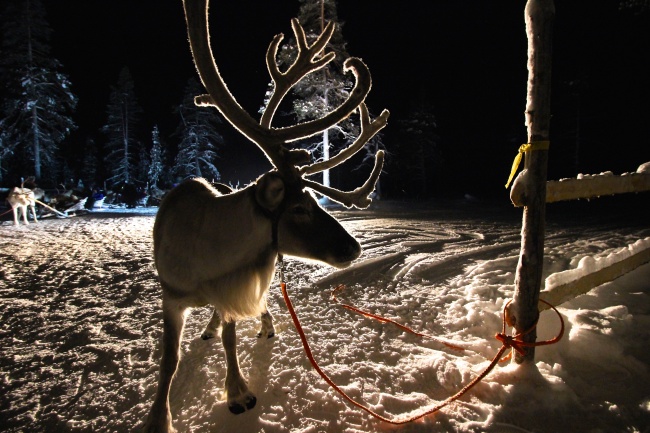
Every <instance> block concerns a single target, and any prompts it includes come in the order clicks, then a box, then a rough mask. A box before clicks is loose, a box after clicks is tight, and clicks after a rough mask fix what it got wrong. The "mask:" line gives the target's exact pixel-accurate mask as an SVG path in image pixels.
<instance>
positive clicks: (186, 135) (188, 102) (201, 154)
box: [172, 78, 223, 181]
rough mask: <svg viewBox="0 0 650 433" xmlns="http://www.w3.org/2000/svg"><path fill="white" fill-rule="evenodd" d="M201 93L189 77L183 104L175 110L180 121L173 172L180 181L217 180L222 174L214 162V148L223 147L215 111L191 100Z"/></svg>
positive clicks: (219, 122) (196, 84) (197, 84)
mask: <svg viewBox="0 0 650 433" xmlns="http://www.w3.org/2000/svg"><path fill="white" fill-rule="evenodd" d="M202 93H204V92H203V90H202V88H201V86H200V85H199V83H198V81H196V79H195V78H190V79H189V81H188V83H187V86H186V87H185V96H184V98H183V102H182V104H181V105H180V106H179V107H178V108H177V110H176V111H177V112H178V114H179V116H180V118H181V121H180V123H179V126H178V129H177V131H176V134H177V136H179V137H180V143H179V145H178V154H177V155H176V160H175V163H174V168H173V170H172V171H173V172H174V174H176V175H177V176H178V177H180V178H181V179H187V178H190V177H205V178H206V179H208V180H214V181H218V180H219V179H220V178H221V175H220V173H219V170H217V167H216V166H215V164H214V160H215V159H216V158H217V153H216V151H215V149H216V147H217V146H218V145H221V144H223V137H222V136H221V134H219V132H218V131H217V129H218V125H219V124H221V123H222V121H221V118H220V117H219V114H218V113H217V112H216V111H215V110H210V109H207V108H205V107H197V106H196V104H194V97H195V96H197V95H200V94H202Z"/></svg>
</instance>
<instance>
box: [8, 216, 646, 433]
mask: <svg viewBox="0 0 650 433" xmlns="http://www.w3.org/2000/svg"><path fill="white" fill-rule="evenodd" d="M138 211H140V212H141V213H140V214H138V213H132V214H126V213H117V212H113V213H93V214H89V215H85V216H77V217H74V218H67V219H46V220H43V221H41V222H40V223H39V224H30V225H29V226H21V227H19V228H15V227H13V225H10V224H8V223H4V224H3V225H2V226H0V260H1V267H0V302H1V304H0V305H1V308H0V374H1V378H2V379H1V380H0V419H1V420H2V422H1V423H0V430H1V431H6V432H24V431H30V432H129V431H132V430H133V428H135V427H136V426H138V425H139V424H140V423H141V422H142V420H143V418H144V417H145V416H146V414H147V412H148V409H149V406H150V404H151V402H152V401H153V395H154V393H155V388H156V384H157V374H158V372H157V371H158V363H159V360H160V348H159V343H160V337H161V333H162V314H161V311H160V305H161V302H160V288H159V286H158V283H157V281H156V272H155V269H154V266H153V255H152V241H151V231H152V227H153V221H154V215H153V214H154V211H153V210H151V211H149V213H148V214H143V213H142V212H145V210H143V209H140V210H138ZM584 212H585V213H584V214H583V215H581V214H576V215H571V217H572V218H573V219H567V218H564V219H562V221H560V222H558V223H557V224H556V223H553V221H552V219H551V218H549V220H551V222H550V224H549V228H548V233H547V241H546V253H545V276H547V275H549V274H551V273H553V272H558V271H562V270H566V269H570V268H571V267H575V265H576V263H577V261H578V260H579V259H580V258H581V257H582V256H584V255H586V254H590V255H596V256H598V255H607V253H608V251H611V250H613V249H616V248H620V247H623V246H625V245H629V244H631V243H634V242H635V241H636V240H637V239H640V238H643V237H647V236H648V235H650V227H648V225H647V221H648V220H647V219H644V218H645V216H641V217H640V218H630V219H628V220H625V222H624V223H621V221H620V218H619V216H616V217H608V216H606V215H605V216H603V217H602V218H596V217H594V215H593V214H592V212H591V211H584ZM334 214H335V216H336V217H337V218H339V219H340V220H341V221H342V223H343V225H344V226H345V227H346V228H347V229H348V230H349V231H351V232H352V233H353V234H354V235H355V236H356V237H357V239H359V240H360V242H361V244H362V246H363V248H364V252H363V255H362V256H361V258H360V259H359V260H358V261H356V262H355V263H354V264H353V265H352V266H351V267H349V268H347V269H344V270H334V269H332V268H329V267H327V266H324V265H320V264H317V263H307V262H303V261H299V260H292V259H291V258H285V262H286V278H287V282H288V283H289V284H290V287H291V289H290V290H291V292H292V299H293V301H294V305H295V308H296V310H297V313H298V316H299V317H300V320H301V322H302V323H303V326H304V328H305V332H306V333H307V338H308V339H309V341H310V343H311V345H312V349H313V350H314V353H315V356H316V357H317V359H318V361H319V362H320V364H321V367H322V368H323V369H324V370H325V371H326V372H327V373H328V375H329V376H330V377H331V378H332V379H333V380H334V381H335V382H336V383H338V384H340V385H341V386H342V387H343V388H344V389H345V391H346V392H347V393H348V394H349V395H350V396H352V397H354V398H356V399H358V400H362V401H364V402H366V403H367V404H369V405H370V406H371V408H372V409H373V410H375V411H377V412H379V413H382V414H385V415H386V416H389V417H392V416H395V415H400V414H407V413H409V412H412V411H418V410H419V408H420V407H421V406H427V405H431V404H435V403H436V402H438V401H440V400H443V399H445V398H447V397H448V396H450V395H452V394H454V393H455V392H457V391H458V390H459V389H460V388H461V387H462V386H464V385H465V384H466V383H468V382H469V381H470V380H471V378H472V377H474V376H475V375H476V374H477V373H478V372H480V371H481V370H482V369H483V368H484V367H485V365H486V363H487V362H488V360H489V359H491V358H492V356H494V354H495V353H496V351H497V350H498V348H499V347H500V346H501V344H500V343H499V342H498V341H497V340H495V339H494V333H495V332H498V331H500V327H501V309H502V308H503V305H504V303H505V302H507V300H508V299H509V298H510V297H511V296H512V290H513V281H514V272H515V269H516V265H517V260H518V254H519V232H520V212H519V211H517V210H514V209H507V208H506V210H503V209H502V208H497V209H493V208H491V207H489V206H488V207H483V208H478V209H477V208H476V206H471V207H468V206H466V205H465V206H464V207H463V208H461V209H459V208H458V207H451V208H449V207H447V208H438V207H432V208H428V209H427V208H419V209H413V207H412V206H409V207H398V208H397V209H392V208H387V207H386V206H385V205H384V207H379V209H375V210H370V211H335V212H334ZM630 220H631V221H632V222H630ZM639 221H641V222H639ZM643 221H646V223H644V222H643ZM648 281H650V266H648V265H645V266H643V267H641V268H639V269H637V270H636V271H634V272H631V273H630V274H628V275H626V276H624V277H622V278H619V279H618V280H616V281H614V282H612V283H608V284H605V285H603V286H600V287H598V288H596V289H594V290H592V292H590V293H589V294H587V295H584V296H582V297H580V298H577V299H576V300H574V301H571V302H568V303H566V304H564V305H562V307H563V308H561V309H560V311H561V312H562V314H563V315H564V316H565V319H566V321H567V334H566V335H567V337H566V338H565V339H564V340H563V341H562V342H560V343H559V344H558V345H555V346H551V347H548V348H540V349H538V351H537V361H538V363H537V368H532V369H521V368H520V369H517V368H515V367H513V366H510V365H507V366H502V367H497V369H496V370H495V371H494V372H492V373H491V374H490V375H489V376H488V377H487V378H486V379H485V380H484V381H483V382H482V383H481V384H479V385H477V386H476V387H475V388H474V389H473V390H472V391H471V392H470V393H469V394H468V395H466V396H464V397H463V398H462V399H461V401H459V402H457V403H454V404H453V405H451V406H449V407H447V408H445V409H444V410H443V411H442V412H441V413H439V414H436V415H435V416H432V417H427V418H425V419H424V420H422V421H418V422H415V423H411V424H407V425H405V426H402V427H400V428H398V429H393V428H391V430H397V431H400V432H446V431H462V432H479V431H513V432H515V431H522V429H523V430H529V431H530V430H534V431H540V432H544V431H549V432H550V431H572V430H576V429H578V428H581V429H592V430H594V429H601V430H604V431H635V430H636V431H644V428H647V426H648V425H650V396H649V395H648V394H647V389H650V373H649V371H648V365H649V364H650V355H649V354H648V352H647V348H646V343H645V342H647V341H648V339H649V338H650V335H649V333H650V326H648V325H650V296H649V293H650V287H648ZM339 282H341V283H345V284H346V286H347V289H346V291H345V293H344V294H343V295H341V298H342V300H343V301H345V302H348V303H352V304H354V305H356V306H358V307H360V308H363V309H365V310H370V311H372V312H374V313H377V314H381V315H384V316H387V317H390V318H391V319H395V320H398V321H399V322H400V323H403V324H405V325H408V326H410V327H412V328H414V329H415V330H417V331H419V332H427V333H430V334H433V335H436V336H439V337H441V338H445V339H450V340H455V341H462V342H464V344H465V345H466V346H467V347H468V348H469V350H467V351H465V352H464V353H458V352H456V351H453V350H450V349H447V348H446V347H444V346H443V345H441V344H439V343H437V342H435V341H427V340H422V339H419V338H417V337H415V336H412V335H410V334H405V333H403V332H401V331H400V330H399V329H396V328H394V327H390V326H385V325H382V324H381V323H378V322H375V321H372V320H367V319H364V318H361V317H358V316H357V315H356V314H354V313H352V312H349V311H346V310H344V309H342V308H340V307H338V306H336V304H334V303H332V302H331V300H330V293H331V288H332V286H333V285H335V284H337V283H339ZM269 307H270V310H271V311H272V313H273V314H274V316H275V319H276V328H277V336H276V337H275V338H272V339H268V340H260V339H257V338H256V334H257V330H258V327H259V323H258V321H257V320H256V319H251V320H247V321H243V322H241V323H239V324H238V337H239V340H238V351H239V354H240V363H241V366H242V370H243V372H244V374H245V375H247V377H248V378H249V385H250V387H251V389H252V390H253V391H254V392H255V393H256V395H257V397H258V403H257V406H256V408H255V409H254V410H252V411H249V412H247V413H245V414H243V415H239V416H233V415H232V414H230V412H229V411H228V408H227V404H226V403H225V399H224V396H223V381H224V378H225V360H224V355H223V349H222V347H221V342H220V339H219V338H216V339H213V340H209V341H204V340H201V339H200V334H201V331H202V329H203V327H204V325H205V323H206V322H207V320H209V318H210V310H209V309H208V308H200V309H196V310H193V312H191V313H190V315H189V317H188V320H187V326H186V328H185V333H184V339H183V343H182V353H183V356H182V359H181V363H180V367H179V370H178V376H177V379H176V380H175V381H174V385H173V387H172V392H171V399H172V401H171V408H172V411H173V412H174V418H175V427H176V428H177V429H178V430H179V431H184V432H196V433H201V432H211V433H212V432H224V433H226V432H242V431H245V432H266V433H276V432H277V433H280V432H291V433H309V432H325V431H326V432H334V433H336V432H379V431H384V430H386V428H387V427H386V425H383V424H382V423H381V422H379V421H377V420H374V419H372V418H370V417H369V416H368V415H367V414H365V413H363V412H361V411H359V410H357V409H356V408H353V407H351V406H349V405H348V404H346V403H345V402H343V401H342V400H341V399H340V398H339V396H338V395H337V394H336V393H335V392H334V391H333V390H331V389H330V388H329V387H328V385H327V384H326V383H324V382H323V381H322V380H321V379H320V378H319V377H318V376H316V375H315V373H314V371H313V369H312V368H311V366H310V364H309V362H308V360H307V358H306V357H305V354H304V352H303V349H302V347H301V344H300V341H299V337H298V335H297V333H296V332H295V330H294V328H293V324H292V323H291V319H290V317H289V315H288V313H287V311H286V307H285V305H284V302H283V300H282V295H281V294H280V291H279V289H278V287H273V288H272V289H271V292H270V295H269ZM547 314H552V313H543V314H542V320H541V322H540V329H539V338H550V337H552V336H553V335H554V334H555V332H556V331H557V329H556V327H557V323H556V322H557V320H556V319H555V318H553V317H552V315H549V316H547ZM546 317H548V320H545V318H546ZM603 378H604V379H603ZM603 380H606V381H607V383H608V384H609V386H607V387H602V386H601V385H599V384H602V383H603ZM527 393H528V394H527ZM522 395H525V396H526V397H525V399H524V400H523V402H522V401H521V400H520V399H521V396H522Z"/></svg>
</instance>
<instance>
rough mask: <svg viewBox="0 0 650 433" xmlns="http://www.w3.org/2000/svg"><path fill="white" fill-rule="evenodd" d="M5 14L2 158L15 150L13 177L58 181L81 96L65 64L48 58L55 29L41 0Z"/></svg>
mask: <svg viewBox="0 0 650 433" xmlns="http://www.w3.org/2000/svg"><path fill="white" fill-rule="evenodd" d="M2 16H3V23H2V56H0V81H1V82H2V86H3V88H2V91H1V93H2V107H1V109H2V114H1V116H2V123H3V124H4V126H5V127H4V128H2V129H3V135H4V137H2V139H1V140H0V141H2V144H0V146H1V147H0V156H2V154H4V157H7V156H8V155H9V154H12V153H13V154H14V158H13V159H12V165H11V168H12V170H13V173H12V175H13V176H12V177H13V178H17V177H22V176H24V175H25V174H30V175H33V176H35V178H36V180H37V181H38V180H41V179H44V180H48V181H50V182H54V181H55V179H56V177H57V172H58V169H59V167H60V164H61V161H60V155H59V154H58V150H59V144H60V143H61V142H62V141H63V140H64V139H65V138H66V137H67V136H68V135H69V134H70V132H71V131H73V130H74V129H76V125H75V123H74V121H73V120H72V117H71V116H72V114H73V112H74V110H75V109H76V106H77V97H76V96H75V95H74V94H73V93H72V91H71V83H70V80H69V79H68V77H67V76H66V75H65V74H64V73H63V72H61V71H62V69H63V66H62V65H61V63H60V62H59V61H58V60H56V59H54V58H52V57H51V56H50V45H49V42H50V36H51V33H52V31H51V29H50V27H49V25H48V23H47V20H46V16H45V8H44V6H43V4H42V2H41V0H13V1H9V2H5V4H4V8H3V10H2ZM9 143H11V145H9ZM0 171H1V170H0Z"/></svg>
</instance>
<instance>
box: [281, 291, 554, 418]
mask: <svg viewBox="0 0 650 433" xmlns="http://www.w3.org/2000/svg"><path fill="white" fill-rule="evenodd" d="M280 287H281V289H282V296H283V297H284V302H285V303H286V304H287V308H288V309H289V314H290V315H291V318H292V319H293V323H294V325H295V326H296V330H297V331H298V335H300V340H301V341H302V345H303V347H304V348H305V353H306V354H307V358H309V361H310V362H311V365H312V366H313V367H314V369H315V370H316V371H317V372H318V374H320V376H321V377H322V378H323V379H324V380H325V382H327V383H328V384H329V385H330V386H331V387H332V388H333V389H334V390H335V391H336V392H338V393H339V394H340V395H341V396H342V397H343V398H344V399H345V400H347V401H348V402H350V403H351V404H353V405H354V406H356V407H358V408H359V409H362V410H364V411H366V412H368V413H369V414H370V415H372V416H374V417H375V418H377V419H380V420H382V421H384V422H387V423H390V424H406V423H408V422H411V421H415V420H417V419H420V418H422V417H425V416H427V415H430V414H432V413H435V412H438V411H439V410H440V409H442V408H443V407H445V406H447V405H448V404H450V403H452V402H453V401H455V400H458V399H459V398H460V397H461V396H463V395H464V394H465V393H467V391H469V390H470V389H471V388H472V387H473V386H474V385H476V384H477V383H478V382H480V381H481V380H482V379H483V378H484V377H485V376H487V375H488V373H489V372H490V371H492V369H493V368H494V367H495V366H496V365H497V364H498V363H499V361H503V360H506V359H508V357H506V358H503V359H502V358H501V357H502V356H503V354H504V353H505V352H506V350H508V349H513V350H516V351H518V352H522V351H523V347H533V346H544V345H548V344H553V343H557V342H558V341H560V339H561V338H562V336H563V335H564V320H563V319H562V316H561V315H560V313H559V311H557V309H556V308H555V307H554V306H552V305H550V304H549V303H547V302H545V301H542V300H540V302H543V303H545V304H546V305H548V306H550V307H551V308H552V309H553V311H555V313H556V314H557V316H558V317H559V318H560V324H561V328H560V332H559V333H558V335H557V336H556V337H555V338H552V339H550V340H546V341H539V342H535V343H526V342H523V341H521V337H523V336H524V335H526V334H528V333H529V332H531V331H532V330H533V329H534V328H535V326H537V325H536V324H535V325H533V327H531V328H530V329H528V330H526V331H524V332H522V333H519V334H517V335H514V336H509V335H506V321H505V308H507V307H508V304H510V302H508V304H506V306H505V307H504V319H503V329H502V332H501V333H498V334H496V336H495V338H496V339H497V340H499V341H500V342H501V343H502V344H503V346H501V348H500V349H499V351H498V352H497V354H496V355H495V356H494V358H493V359H492V361H491V362H490V365H488V366H487V368H485V369H484V370H483V371H482V372H481V373H480V374H479V375H478V376H476V377H475V378H474V379H473V380H472V381H471V382H470V383H468V384H467V385H465V386H464V387H463V388H462V389H461V390H460V391H458V392H457V393H456V394H454V395H452V396H451V397H449V398H447V399H446V400H443V401H442V402H440V403H438V404H436V405H435V406H433V407H431V408H429V409H427V410H425V411H424V412H422V413H420V414H417V415H413V416H408V417H402V418H392V419H391V418H386V417H384V416H382V415H380V414H378V413H376V412H374V411H373V410H372V409H370V408H369V407H367V406H365V405H364V404H362V403H359V402H357V401H356V400H354V399H352V398H351V397H350V396H348V395H347V394H346V393H345V391H343V390H342V389H341V388H340V387H339V386H337V385H336V384H335V383H334V382H333V381H332V379H330V378H329V376H328V375H327V374H326V373H325V372H324V371H323V370H322V369H321V368H320V366H319V365H318V363H317V362H316V360H315V359H314V355H313V354H312V351H311V349H310V347H309V343H308V342H307V337H305V333H304V331H303V330H302V326H301V325H300V320H299V319H298V316H297V315H296V312H295V310H294V309H293V304H292V303H291V299H289V294H288V293H287V284H286V283H285V282H284V281H281V283H280ZM343 288H344V285H343V284H340V285H338V286H336V287H335V288H334V290H333V291H332V298H333V299H334V300H335V301H336V302H337V303H338V304H339V305H341V306H342V307H343V308H346V309H348V310H350V311H354V312H356V313H359V314H361V315H363V316H366V317H369V318H372V319H375V320H378V321H380V322H382V323H392V324H394V325H395V326H397V327H399V328H400V329H402V330H404V331H406V332H410V333H412V334H415V335H418V336H420V337H424V338H430V339H433V340H435V341H438V342H440V343H442V344H444V345H446V346H447V347H450V348H452V349H455V350H464V349H463V348H462V347H461V346H458V345H455V344H452V343H449V342H446V341H444V340H443V339H440V338H437V337H432V336H430V335H426V334H422V333H419V332H416V331H414V330H412V329H410V328H408V327H407V326H404V325H401V324H399V323H397V322H395V321H393V320H390V319H386V318H384V317H381V316H377V315H375V314H372V313H369V312H367V311H363V310H360V309H358V308H356V307H353V306H351V305H347V304H342V303H341V302H339V300H338V299H337V298H336V293H337V292H340V291H341V290H343Z"/></svg>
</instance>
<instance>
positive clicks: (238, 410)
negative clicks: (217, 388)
mask: <svg viewBox="0 0 650 433" xmlns="http://www.w3.org/2000/svg"><path fill="white" fill-rule="evenodd" d="M256 404H257V398H256V397H255V396H250V397H249V398H248V399H247V401H246V402H245V404H240V403H236V402H233V403H230V404H229V405H228V409H229V410H230V412H232V413H233V414H235V415H239V414H242V413H244V412H246V411H247V410H250V409H252V408H254V407H255V405H256Z"/></svg>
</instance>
